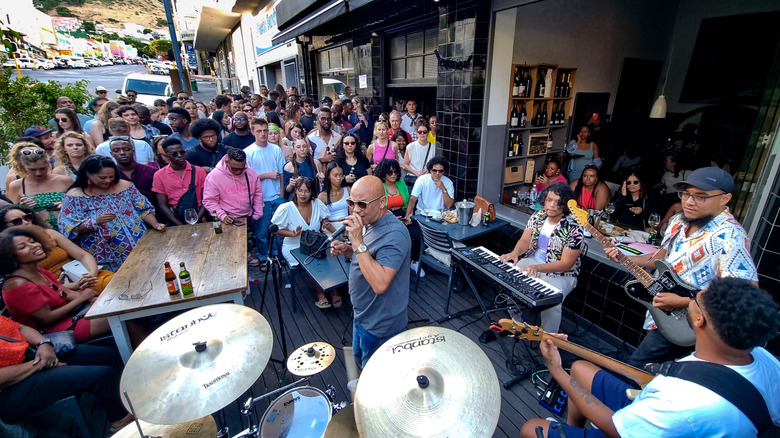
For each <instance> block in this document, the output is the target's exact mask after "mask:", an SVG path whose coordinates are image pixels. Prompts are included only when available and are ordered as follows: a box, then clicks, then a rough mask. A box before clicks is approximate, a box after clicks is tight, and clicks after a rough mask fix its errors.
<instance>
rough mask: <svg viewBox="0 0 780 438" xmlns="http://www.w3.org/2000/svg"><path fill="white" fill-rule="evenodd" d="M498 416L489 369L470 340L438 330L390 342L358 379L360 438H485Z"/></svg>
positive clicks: (409, 334)
mask: <svg viewBox="0 0 780 438" xmlns="http://www.w3.org/2000/svg"><path fill="white" fill-rule="evenodd" d="M500 413H501V389H500V386H499V382H498V377H497V376H496V372H495V370H494V369H493V364H492V363H491V362H490V360H489V359H488V358H487V356H486V355H485V353H484V352H483V351H482V349H481V348H480V347H479V346H478V345H477V344H475V343H474V342H473V341H471V340H470V339H469V338H467V337H466V336H463V335H462V334H460V333H458V332H456V331H453V330H450V329H447V328H443V327H418V328H414V329H411V330H407V331H405V332H403V333H400V334H398V335H396V336H394V337H392V338H391V339H390V340H388V341H387V342H385V343H384V344H383V345H382V346H381V347H379V349H378V350H377V351H376V352H375V353H374V355H373V356H371V359H369V361H368V363H367V364H366V367H365V369H364V370H363V373H362V374H361V375H360V380H358V385H357V394H356V398H355V419H356V422H357V428H358V431H359V432H360V436H370V437H393V438H400V437H469V438H473V437H490V436H492V435H493V431H494V430H495V428H496V424H498V416H499V414H500Z"/></svg>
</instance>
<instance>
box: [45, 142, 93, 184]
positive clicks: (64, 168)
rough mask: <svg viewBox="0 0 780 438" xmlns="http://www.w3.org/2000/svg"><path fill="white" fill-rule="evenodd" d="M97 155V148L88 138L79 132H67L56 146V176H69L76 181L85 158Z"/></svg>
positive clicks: (54, 172)
mask: <svg viewBox="0 0 780 438" xmlns="http://www.w3.org/2000/svg"><path fill="white" fill-rule="evenodd" d="M94 153H95V148H94V146H92V143H90V142H89V141H88V140H87V136H86V135H84V134H79V133H78V132H66V133H65V134H63V135H62V137H60V138H58V139H57V143H55V145H54V157H55V158H56V160H57V161H56V163H57V166H56V167H55V168H54V170H52V173H53V174H55V175H66V176H69V177H70V179H72V180H73V181H75V180H76V173H78V171H79V166H81V163H82V162H83V161H84V159H85V158H87V157H88V156H90V155H92V154H94Z"/></svg>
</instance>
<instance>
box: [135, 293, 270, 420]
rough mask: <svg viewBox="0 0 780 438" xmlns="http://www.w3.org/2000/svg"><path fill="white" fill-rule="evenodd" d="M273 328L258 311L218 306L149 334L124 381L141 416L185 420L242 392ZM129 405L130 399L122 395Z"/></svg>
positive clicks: (261, 361)
mask: <svg viewBox="0 0 780 438" xmlns="http://www.w3.org/2000/svg"><path fill="white" fill-rule="evenodd" d="M272 347H273V334H272V332H271V326H270V325H268V321H266V320H265V318H263V316H262V315H261V314H259V313H257V312H256V311H255V310H253V309H251V308H249V307H245V306H240V305H237V304H214V305H210V306H204V307H199V308H197V309H192V310H190V311H188V312H185V313H183V314H181V315H179V316H177V317H175V318H173V319H171V320H170V321H168V322H166V323H165V324H163V325H162V326H161V327H160V328H158V329H157V330H155V331H154V332H153V333H152V334H151V335H149V336H148V337H147V338H146V339H145V340H144V341H143V342H142V343H141V345H139V346H138V348H137V349H136V350H135V352H133V354H132V356H130V360H129V361H128V362H127V365H125V370H124V372H123V373H122V380H121V382H120V391H127V393H128V396H129V397H130V401H131V402H132V404H133V408H134V409H135V414H136V416H137V417H138V418H139V419H142V420H145V421H147V422H149V423H154V424H178V423H185V422H188V421H192V420H195V419H198V418H200V417H203V416H205V415H209V414H212V413H213V412H216V411H217V410H219V409H221V408H223V407H225V406H226V405H227V404H229V403H230V402H232V401H233V400H235V399H236V398H238V397H239V396H241V394H243V393H244V392H245V391H246V390H247V389H249V387H251V386H252V384H253V383H254V382H255V381H256V380H257V379H258V378H259V377H260V375H261V374H262V372H263V369H264V368H265V365H266V364H267V363H268V359H269V358H270V356H271V349H272ZM122 401H123V402H124V403H125V406H126V407H128V410H129V406H128V405H127V400H125V398H124V397H123V398H122Z"/></svg>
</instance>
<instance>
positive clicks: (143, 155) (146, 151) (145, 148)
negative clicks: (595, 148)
mask: <svg viewBox="0 0 780 438" xmlns="http://www.w3.org/2000/svg"><path fill="white" fill-rule="evenodd" d="M110 141H111V140H108V141H104V142H103V143H100V144H99V145H98V146H97V147H96V148H95V153H96V154H98V155H103V156H106V157H111V145H110V144H109V143H110ZM131 141H132V142H133V147H134V148H135V161H136V162H138V163H141V164H147V163H154V152H153V151H152V147H151V146H149V143H147V142H145V141H143V140H136V139H134V138H133V139H131ZM111 158H112V159H113V157H111ZM114 161H115V162H116V160H114Z"/></svg>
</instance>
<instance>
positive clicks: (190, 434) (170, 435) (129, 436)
mask: <svg viewBox="0 0 780 438" xmlns="http://www.w3.org/2000/svg"><path fill="white" fill-rule="evenodd" d="M138 422H139V423H141V430H143V432H144V435H148V436H150V437H158V436H159V437H163V438H215V437H216V436H217V423H216V422H215V421H214V418H212V417H211V415H207V416H205V417H203V418H199V419H197V420H195V421H190V422H189V423H182V424H152V423H147V422H146V421H144V420H138ZM111 438H138V427H137V426H136V425H135V422H132V423H130V424H128V425H127V426H125V427H123V428H122V430H120V431H119V432H117V433H115V434H114V435H111Z"/></svg>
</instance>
